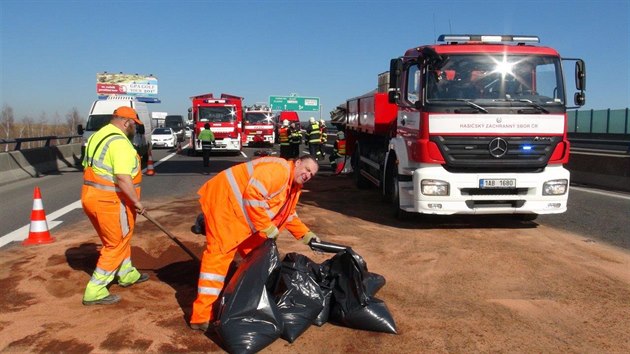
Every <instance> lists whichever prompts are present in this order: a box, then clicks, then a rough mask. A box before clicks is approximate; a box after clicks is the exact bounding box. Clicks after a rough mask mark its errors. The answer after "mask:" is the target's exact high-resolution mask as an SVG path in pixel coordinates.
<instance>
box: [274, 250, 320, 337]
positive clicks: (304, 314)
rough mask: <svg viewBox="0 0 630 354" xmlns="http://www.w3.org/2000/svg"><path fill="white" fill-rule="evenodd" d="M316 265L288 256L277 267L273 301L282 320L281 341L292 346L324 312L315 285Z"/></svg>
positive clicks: (293, 255) (317, 288)
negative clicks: (278, 267)
mask: <svg viewBox="0 0 630 354" xmlns="http://www.w3.org/2000/svg"><path fill="white" fill-rule="evenodd" d="M318 268H319V265H317V264H315V263H313V261H311V260H310V259H309V258H308V257H306V256H304V255H301V254H297V253H289V254H287V255H286V256H285V258H284V260H283V261H282V264H281V267H280V276H279V278H278V283H277V284H276V286H275V290H274V297H275V300H276V304H277V305H278V310H279V311H280V314H281V316H282V321H283V323H284V329H283V330H282V335H281V336H280V337H281V338H282V339H285V340H286V341H288V342H289V343H293V341H295V339H297V337H299V336H300V335H301V334H302V333H304V331H306V330H307V329H308V327H310V326H311V324H313V321H314V320H315V318H317V316H318V314H319V313H320V312H321V311H322V309H323V308H324V294H323V292H322V290H321V288H320V286H319V284H318V283H317V280H316V277H315V274H314V273H315V272H314V271H313V270H317V269H318Z"/></svg>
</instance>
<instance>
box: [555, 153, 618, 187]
mask: <svg viewBox="0 0 630 354" xmlns="http://www.w3.org/2000/svg"><path fill="white" fill-rule="evenodd" d="M565 167H566V168H567V169H568V170H569V171H571V182H572V183H578V184H584V185H589V186H596V187H602V188H606V189H613V190H620V191H626V192H630V155H629V154H614V153H605V152H595V151H573V149H571V157H570V158H569V163H568V164H567V165H566V166H565Z"/></svg>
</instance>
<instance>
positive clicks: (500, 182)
mask: <svg viewBox="0 0 630 354" xmlns="http://www.w3.org/2000/svg"><path fill="white" fill-rule="evenodd" d="M479 188H481V189H484V188H516V179H515V178H483V179H480V180H479Z"/></svg>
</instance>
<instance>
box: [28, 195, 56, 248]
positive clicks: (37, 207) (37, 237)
mask: <svg viewBox="0 0 630 354" xmlns="http://www.w3.org/2000/svg"><path fill="white" fill-rule="evenodd" d="M53 241H55V239H54V238H52V237H50V232H49V231H48V222H47V221H46V212H45V211H44V203H42V195H41V193H40V191H39V187H35V192H33V211H32V212H31V226H30V229H29V232H28V238H27V239H26V240H24V242H22V244H23V245H24V246H31V245H39V244H43V243H51V242H53Z"/></svg>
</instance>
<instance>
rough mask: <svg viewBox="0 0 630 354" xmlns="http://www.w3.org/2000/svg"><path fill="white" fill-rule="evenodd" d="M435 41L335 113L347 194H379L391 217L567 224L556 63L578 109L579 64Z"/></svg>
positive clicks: (485, 40) (505, 48) (527, 49)
mask: <svg viewBox="0 0 630 354" xmlns="http://www.w3.org/2000/svg"><path fill="white" fill-rule="evenodd" d="M438 41H439V42H441V43H438V44H433V45H424V46H417V47H413V48H411V49H409V50H407V51H406V52H405V54H404V56H402V57H400V58H396V59H392V60H391V63H390V71H389V72H386V73H383V74H381V75H379V80H378V81H379V82H378V89H376V90H374V91H371V92H370V93H367V94H365V95H362V96H360V97H355V98H352V99H349V100H347V101H346V103H345V107H342V108H343V109H344V110H345V112H346V114H345V122H344V124H342V128H344V129H345V131H346V137H347V146H348V154H349V155H351V156H352V157H351V162H352V167H353V169H354V171H355V179H356V180H355V182H356V184H357V186H358V187H359V188H364V187H368V186H369V185H371V184H374V185H376V186H378V187H379V188H380V190H381V193H382V194H383V196H384V197H385V199H386V200H388V201H389V202H390V203H391V204H392V207H393V210H394V212H395V213H396V215H397V216H399V217H404V216H407V213H423V214H513V215H516V217H517V218H519V219H521V220H533V219H535V218H536V216H537V215H539V214H552V213H562V212H565V211H566V209H567V198H568V189H569V171H567V170H566V169H565V168H564V167H563V164H565V163H567V162H568V159H569V141H568V140H567V114H566V110H567V105H571V104H568V103H567V94H566V92H565V81H564V80H565V78H564V76H563V72H562V61H563V60H570V61H573V62H574V63H575V79H574V81H575V86H576V90H577V92H576V93H575V94H574V104H575V105H576V106H581V105H583V104H584V102H585V93H584V89H585V85H586V75H585V73H586V69H585V65H584V62H583V61H582V60H580V59H568V58H567V59H563V58H561V57H560V54H558V52H557V51H556V50H554V49H552V48H549V47H543V46H539V45H537V44H536V43H538V42H539V40H538V38H537V37H535V36H509V35H500V36H495V35H492V36H486V35H442V36H440V38H439V40H438ZM569 108H577V107H569Z"/></svg>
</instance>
